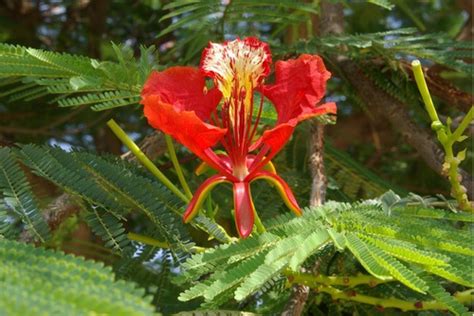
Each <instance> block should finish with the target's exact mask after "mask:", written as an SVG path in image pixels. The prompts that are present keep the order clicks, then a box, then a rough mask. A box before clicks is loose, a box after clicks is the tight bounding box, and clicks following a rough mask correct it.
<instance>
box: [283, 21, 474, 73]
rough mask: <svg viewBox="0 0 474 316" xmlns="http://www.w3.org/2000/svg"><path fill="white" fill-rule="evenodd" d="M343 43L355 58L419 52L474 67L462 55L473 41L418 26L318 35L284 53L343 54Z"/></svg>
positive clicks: (442, 61)
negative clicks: (419, 29)
mask: <svg viewBox="0 0 474 316" xmlns="http://www.w3.org/2000/svg"><path fill="white" fill-rule="evenodd" d="M341 46H344V47H346V48H347V51H345V52H344V54H345V55H347V56H349V57H351V58H353V59H358V60H367V59H368V58H381V57H382V58H383V59H385V60H387V61H393V60H397V59H399V58H400V57H404V56H416V57H418V58H420V59H429V60H432V61H434V62H436V63H439V64H442V65H445V66H447V67H449V68H451V69H455V70H458V71H460V72H464V73H466V74H471V73H472V67H471V66H470V65H469V64H468V63H466V62H465V61H464V60H463V59H462V57H461V56H464V55H468V54H470V52H471V51H472V48H473V46H472V43H462V42H458V41H455V40H453V39H451V38H449V37H448V36H446V35H444V34H422V35H419V34H417V30H416V29H415V28H403V29H397V30H391V31H386V32H376V33H365V34H356V35H339V36H327V37H318V38H313V39H311V40H309V41H302V42H300V43H297V44H296V45H295V46H294V47H292V48H291V47H290V48H289V49H287V48H285V53H288V52H295V53H314V52H315V51H317V52H319V53H324V54H326V53H327V54H333V53H337V54H341V53H342V52H341V49H340V47H341ZM458 50H459V51H458Z"/></svg>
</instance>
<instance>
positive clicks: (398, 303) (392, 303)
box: [317, 286, 474, 311]
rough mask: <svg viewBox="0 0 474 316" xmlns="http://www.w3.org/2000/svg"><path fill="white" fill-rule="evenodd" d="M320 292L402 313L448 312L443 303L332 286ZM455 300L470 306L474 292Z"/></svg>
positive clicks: (320, 289) (320, 288) (468, 292)
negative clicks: (385, 295) (396, 309)
mask: <svg viewBox="0 0 474 316" xmlns="http://www.w3.org/2000/svg"><path fill="white" fill-rule="evenodd" d="M317 290H318V291H319V292H324V293H327V294H329V295H331V297H332V298H333V299H342V300H348V301H353V302H359V303H364V304H370V305H375V306H379V307H382V308H398V309H401V310H402V311H413V310H418V311H421V310H446V309H447V308H446V305H444V304H443V303H441V302H437V301H435V300H433V301H405V300H402V299H398V298H393V297H391V298H380V297H374V296H368V295H363V294H359V293H356V292H355V291H342V290H339V289H336V288H334V287H332V286H320V287H318V288H317ZM454 298H456V300H457V301H459V302H460V303H465V304H469V303H470V302H471V300H472V299H474V290H472V289H470V290H467V291H463V292H458V293H456V294H454Z"/></svg>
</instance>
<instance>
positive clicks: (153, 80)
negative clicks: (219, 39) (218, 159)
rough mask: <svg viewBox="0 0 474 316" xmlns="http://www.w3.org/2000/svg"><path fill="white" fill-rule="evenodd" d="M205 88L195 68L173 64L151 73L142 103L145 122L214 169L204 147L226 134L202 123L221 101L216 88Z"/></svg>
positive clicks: (224, 131) (208, 146)
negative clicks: (146, 120)
mask: <svg viewBox="0 0 474 316" xmlns="http://www.w3.org/2000/svg"><path fill="white" fill-rule="evenodd" d="M204 91H205V80H204V76H203V75H202V74H201V73H200V71H199V70H198V69H197V68H192V67H172V68H169V69H167V70H165V71H163V72H153V73H152V74H151V75H150V77H149V78H148V80H147V82H146V83H145V86H144V88H143V91H142V102H141V103H142V104H143V105H144V106H145V107H144V113H145V116H146V118H147V119H148V123H149V124H150V125H151V126H153V127H154V128H156V129H159V130H161V131H163V132H164V133H166V134H169V135H171V136H172V137H173V138H175V139H176V140H177V141H179V142H180V143H181V144H183V145H184V146H186V147H188V148H189V150H191V151H192V152H193V153H195V154H196V155H197V156H198V157H199V158H201V159H202V160H204V161H206V162H207V163H208V164H209V165H210V166H212V167H213V168H215V169H218V170H220V169H222V168H221V166H219V165H217V164H216V163H214V162H212V161H211V160H210V159H209V157H208V155H207V154H205V151H206V149H208V148H210V147H212V146H214V145H215V144H216V143H217V142H218V141H219V140H220V139H221V138H222V136H223V135H224V134H225V133H226V131H227V130H226V129H222V128H219V127H216V126H213V125H210V124H207V123H205V122H204V120H206V119H207V118H208V117H209V115H210V113H211V112H212V111H213V110H214V109H215V108H216V106H217V104H218V103H219V100H220V96H221V94H220V92H219V91H218V90H217V89H211V90H210V91H209V92H207V93H204Z"/></svg>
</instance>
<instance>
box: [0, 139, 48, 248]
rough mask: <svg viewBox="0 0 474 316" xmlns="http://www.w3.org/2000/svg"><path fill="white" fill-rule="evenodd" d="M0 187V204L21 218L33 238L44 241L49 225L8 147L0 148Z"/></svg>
mask: <svg viewBox="0 0 474 316" xmlns="http://www.w3.org/2000/svg"><path fill="white" fill-rule="evenodd" d="M0 189H1V193H2V198H3V201H4V203H2V204H3V205H5V206H7V205H8V207H10V208H11V209H12V210H13V211H14V212H15V213H16V215H17V216H18V217H19V218H21V220H22V222H23V223H24V225H25V227H26V229H27V230H28V231H29V232H31V234H32V236H33V237H34V239H35V240H38V241H41V242H45V241H46V240H47V239H48V238H49V227H48V225H47V224H46V221H45V220H44V218H43V216H42V214H41V211H40V209H39V207H38V204H37V202H36V198H35V196H34V194H33V191H32V190H31V187H30V184H29V183H28V180H27V178H26V175H25V174H24V172H23V171H22V170H21V168H20V166H19V165H18V163H17V161H16V159H15V158H14V156H13V155H12V154H11V151H10V149H9V148H8V147H3V148H0ZM4 212H5V211H4ZM5 220H6V219H4V221H5ZM4 221H0V224H2V225H6V222H4ZM5 229H6V228H5Z"/></svg>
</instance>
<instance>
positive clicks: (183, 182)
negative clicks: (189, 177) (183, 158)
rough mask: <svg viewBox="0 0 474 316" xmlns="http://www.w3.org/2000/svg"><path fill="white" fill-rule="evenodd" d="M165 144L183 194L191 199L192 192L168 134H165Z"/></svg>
mask: <svg viewBox="0 0 474 316" xmlns="http://www.w3.org/2000/svg"><path fill="white" fill-rule="evenodd" d="M165 140H166V146H167V147H168V154H169V155H170V159H171V162H172V163H173V167H174V169H175V170H176V174H177V175H178V179H179V183H181V186H182V187H183V190H184V194H186V196H187V197H188V198H189V199H190V200H191V198H192V197H193V194H192V193H191V190H190V189H189V186H188V183H187V182H186V178H185V177H184V174H183V169H181V165H180V164H179V161H178V157H177V156H176V151H175V150H174V146H173V140H172V139H171V137H170V136H169V135H168V134H165Z"/></svg>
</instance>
